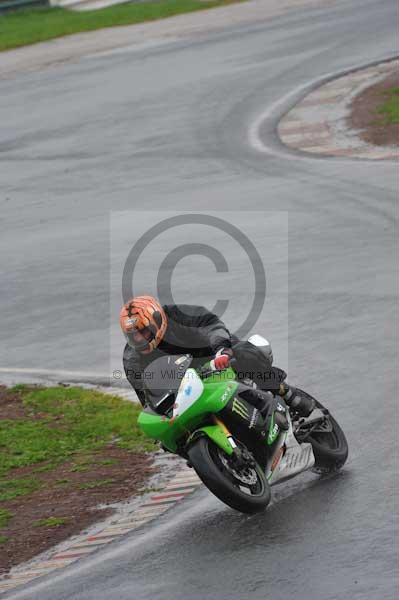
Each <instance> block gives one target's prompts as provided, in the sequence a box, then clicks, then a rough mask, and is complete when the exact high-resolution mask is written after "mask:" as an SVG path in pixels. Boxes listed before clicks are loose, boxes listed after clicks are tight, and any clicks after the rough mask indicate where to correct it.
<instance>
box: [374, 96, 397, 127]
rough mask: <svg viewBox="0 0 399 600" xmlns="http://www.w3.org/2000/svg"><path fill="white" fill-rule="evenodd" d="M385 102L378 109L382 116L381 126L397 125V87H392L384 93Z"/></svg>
mask: <svg viewBox="0 0 399 600" xmlns="http://www.w3.org/2000/svg"><path fill="white" fill-rule="evenodd" d="M384 96H386V97H387V98H386V100H385V102H384V103H383V104H382V105H381V106H380V107H379V108H378V110H377V112H378V114H380V115H382V121H383V125H395V124H396V125H397V124H399V87H394V88H392V89H390V90H387V91H386V92H384Z"/></svg>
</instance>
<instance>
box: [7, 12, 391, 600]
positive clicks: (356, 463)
mask: <svg viewBox="0 0 399 600" xmlns="http://www.w3.org/2000/svg"><path fill="white" fill-rule="evenodd" d="M398 22H399V11H398V3H397V0H380V1H379V2H375V0H372V1H370V0H347V1H345V2H343V1H338V2H336V3H333V2H332V3H330V4H329V5H328V6H327V7H326V6H324V7H322V8H320V9H301V10H295V11H292V12H289V13H287V14H286V15H284V16H281V17H278V18H275V19H273V20H271V21H266V22H264V23H257V24H256V25H253V26H246V27H241V28H240V27H236V28H234V29H228V30H226V31H223V32H221V33H213V34H212V35H210V36H204V35H201V36H196V37H193V38H192V39H191V40H189V41H184V42H177V43H171V44H170V45H169V46H167V47H166V48H165V46H164V47H162V48H160V49H157V48H156V47H155V48H152V49H148V50H142V51H133V50H129V49H127V50H125V51H123V52H115V53H112V52H111V53H109V54H107V55H104V56H100V57H97V58H95V57H94V58H93V57H91V58H85V59H82V60H80V61H79V62H77V63H75V64H67V65H61V66H58V67H53V68H50V69H47V70H44V71H40V72H36V73H31V74H25V75H20V76H16V77H14V78H11V79H8V80H4V81H1V83H0V118H1V123H2V133H1V139H0V178H1V179H0V181H1V188H2V194H1V199H0V205H1V212H0V223H1V230H2V233H1V237H0V252H1V256H2V274H1V287H2V293H1V298H0V309H1V322H2V326H1V333H2V335H1V337H2V344H1V349H0V363H1V365H2V366H3V367H13V368H15V367H32V368H46V369H68V370H76V371H90V372H91V371H94V372H98V373H99V374H102V373H108V372H109V371H110V361H109V354H110V347H111V368H114V367H115V365H120V347H119V346H118V344H120V343H121V340H120V338H118V334H117V323H116V316H115V312H114V311H115V309H116V305H117V303H118V301H119V300H120V292H119V291H118V293H117V295H116V297H115V293H114V288H115V287H117V286H118V285H119V284H118V280H117V277H116V275H115V274H114V272H113V271H112V268H111V278H110V266H111V267H112V265H113V264H114V263H116V264H117V263H118V257H120V261H119V262H123V260H124V259H123V257H124V254H123V252H124V248H125V246H124V244H125V243H127V244H128V242H129V235H127V233H126V231H130V232H131V237H130V242H129V243H130V244H132V243H133V242H134V240H135V236H136V230H137V231H144V230H145V229H146V227H150V226H151V225H154V224H155V223H156V222H157V221H159V220H160V219H161V218H166V217H167V216H168V214H171V215H173V214H177V213H180V212H182V211H183V212H185V211H195V212H198V213H205V214H207V213H210V212H212V211H229V212H226V219H227V218H228V215H229V214H230V212H231V211H240V212H241V213H242V227H243V228H244V229H245V231H246V232H250V233H251V234H252V235H253V236H254V239H256V241H257V244H258V245H259V247H260V249H261V253H266V254H267V252H269V251H270V256H271V257H272V258H271V264H270V269H271V274H272V275H271V284H270V288H269V291H270V297H271V301H270V302H271V304H270V306H271V308H270V312H268V304H267V303H266V306H265V310H264V313H262V316H261V317H260V319H259V323H258V327H257V331H259V332H260V333H264V334H266V335H268V336H269V337H270V339H271V340H272V342H273V345H274V346H275V348H276V349H277V351H276V357H277V359H278V362H279V363H280V364H281V366H286V365H287V364H288V363H289V367H288V370H289V375H290V377H289V379H290V381H292V382H295V383H297V384H298V385H299V386H300V387H303V388H305V389H308V390H309V391H310V392H311V393H313V394H314V395H316V396H317V397H319V398H320V400H321V401H322V402H323V403H325V404H326V405H327V406H329V407H330V408H331V410H332V412H333V414H334V415H335V416H336V418H337V419H338V421H339V422H340V423H341V425H342V427H343V429H344V430H345V432H346V434H347V437H348V440H349V444H350V458H349V461H348V463H347V466H346V467H345V469H344V470H343V471H342V472H341V473H340V474H339V475H337V476H335V477H332V478H329V479H326V480H319V479H318V478H317V477H315V476H313V475H310V474H309V475H305V476H303V477H301V478H298V479H296V480H294V481H293V482H292V483H290V484H287V485H283V486H281V487H280V488H278V489H275V492H274V500H273V504H272V505H271V507H270V508H269V510H268V511H267V512H266V513H264V514H262V515H259V516H255V517H251V518H249V517H245V516H242V515H240V514H238V513H235V512H233V511H231V510H229V509H228V508H227V507H224V505H222V504H221V503H219V502H218V501H217V500H216V499H215V498H213V497H212V496H211V495H210V494H209V493H208V492H207V491H206V490H205V489H201V490H200V491H198V492H196V493H195V494H194V495H193V496H192V497H191V498H190V499H189V500H187V501H186V502H184V503H183V504H182V505H181V507H180V508H174V509H173V511H172V512H171V513H169V514H167V515H165V516H163V517H162V518H161V519H160V521H159V522H158V524H157V525H156V526H155V527H150V526H149V527H148V528H144V529H143V531H142V532H141V533H140V534H139V535H138V534H137V533H136V532H134V533H133V535H132V536H127V538H126V540H125V541H122V542H117V543H115V544H112V545H111V546H110V547H109V548H108V549H104V550H103V551H102V552H100V553H99V554H96V555H95V556H94V557H92V558H89V559H87V560H86V561H82V562H80V563H79V564H78V566H77V567H73V566H72V567H70V568H69V569H67V570H65V572H63V573H61V574H59V575H57V576H54V577H53V576H51V577H49V578H48V580H47V579H43V580H42V581H41V582H39V583H37V584H35V585H34V586H32V587H31V588H28V589H27V590H26V591H25V590H18V591H14V592H10V593H9V594H8V596H9V597H10V598H21V599H22V598H33V597H34V598H40V600H63V599H65V600H66V599H68V600H100V599H107V600H116V599H118V600H131V599H133V598H134V600H147V599H151V600H155V599H158V598H162V599H166V600H172V599H173V600H180V599H187V598H190V599H191V600H202V599H203V598H206V597H217V598H221V599H227V598H228V599H229V600H235V599H237V600H238V599H241V598H253V599H256V600H258V599H259V600H260V599H262V600H263V599H264V598H272V599H273V600H280V599H281V600H287V598H290V597H293V598H297V599H299V600H333V599H334V600H335V599H344V598H345V599H346V598H359V599H362V600H374V599H376V598H381V599H383V600H394V599H395V600H396V598H397V589H398V585H399V575H398V564H399V544H398V533H399V531H398V524H397V473H398V469H399V460H398V456H399V454H398V449H399V441H398V440H399V436H398V434H397V424H398V417H397V412H398V401H397V390H398V387H399V381H398V369H397V366H398V350H399V348H398V329H397V323H398V321H399V277H398V275H399V267H398V265H399V262H398V256H399V236H398V217H399V207H398V202H399V172H398V171H399V170H398V164H397V163H396V164H395V162H388V161H387V162H368V161H362V160H357V161H356V160H346V159H336V160H335V159H333V160H331V159H323V158H314V159H313V158H304V157H302V156H299V155H298V156H295V155H293V154H292V153H291V154H290V153H289V151H288V150H285V149H284V148H283V146H282V145H281V144H280V143H279V141H278V139H277V138H276V135H275V127H276V118H277V116H278V111H279V109H278V106H279V105H278V103H279V102H280V100H281V99H282V98H284V97H286V95H287V94H289V93H291V92H293V91H294V90H296V89H298V88H300V86H304V85H305V84H307V83H308V82H311V81H313V80H316V79H317V78H319V77H322V76H323V75H325V74H326V73H329V72H335V71H337V72H338V71H340V70H345V69H348V68H350V67H352V66H356V65H359V64H364V63H367V62H372V61H376V60H379V59H383V58H386V57H388V56H393V55H395V53H398V54H399V38H398ZM292 98H294V96H292ZM270 107H275V108H274V110H273V111H271V112H270V114H268V113H267V110H268V109H269V108H270ZM287 108H288V107H287ZM262 113H265V117H267V116H269V118H268V119H266V121H265V122H264V123H263V124H262V126H261V128H260V130H257V131H254V123H257V122H258V123H260V121H259V116H260V115H262ZM273 119H274V121H273ZM249 132H252V134H251V135H249ZM255 133H256V135H255V137H254V134H255ZM255 140H256V143H255ZM251 143H252V145H251ZM254 143H255V146H254V145H253V144H254ZM133 210H134V211H136V212H137V215H138V216H137V222H136V221H135V217H134V216H132V215H134V214H135V213H132V212H129V211H133ZM121 211H122V212H121ZM126 211H127V212H126ZM139 211H140V216H139ZM141 211H144V212H143V213H142V212H141ZM168 211H172V212H171V213H168ZM111 213H112V214H111ZM269 213H270V219H268V218H267V215H268V214H269ZM259 215H261V216H259ZM232 218H233V217H232ZM235 218H236V220H237V215H235ZM233 220H234V219H233ZM287 222H288V237H287V231H286V229H285V225H284V224H287ZM110 224H111V238H112V240H113V245H115V244H116V246H115V248H114V249H111V248H110ZM273 224H274V226H273ZM280 226H281V229H280ZM280 232H281V235H280ZM119 234H120V235H119ZM119 238H120V240H121V242H120V243H121V246H120V247H119V246H118V241H119ZM262 240H263V241H262ZM270 240H273V244H270V246H269V245H268V244H269V242H270ZM281 240H282V241H281ZM287 240H288V271H287V261H286V260H281V261H280V262H279V257H280V256H284V253H285V252H286V249H287ZM206 241H207V242H208V243H210V242H209V239H207V240H206ZM280 241H281V246H279V243H280ZM227 247H228V246H227V242H226V248H227ZM272 248H274V254H273V250H272ZM276 248H277V252H276ZM155 249H156V250H158V251H159V249H160V248H159V246H156V247H155ZM155 254H156V252H154V255H153V256H154V257H155ZM158 254H159V252H158ZM233 255H234V251H233V250H232V251H231V253H230V254H229V253H227V258H229V257H230V258H231V257H232V256H233ZM158 258H159V256H158ZM146 260H147V262H146V264H145V267H146V268H144V269H143V274H142V279H141V285H142V287H143V288H144V287H145V286H146V285H147V284H148V285H150V283H151V281H152V279H153V277H154V273H153V271H152V269H151V260H150V259H148V258H147V259H146ZM116 268H117V267H116ZM157 268H158V265H157ZM280 269H281V270H282V271H284V270H285V271H286V277H288V303H287V290H286V289H285V287H284V286H285V284H284V281H282V280H279V278H278V276H277V275H278V273H279V272H280ZM208 270H209V271H210V273H209V277H210V279H211V282H212V286H213V285H214V286H215V288H217V285H218V284H217V278H216V277H215V273H214V268H213V266H212V265H211V267H210V268H209V265H208ZM245 276H246V273H245V271H244V270H243V271H242V272H241V273H238V274H237V282H238V283H239V282H240V277H241V278H242V279H241V280H242V281H245ZM283 279H284V278H283ZM110 281H111V283H110ZM274 281H275V285H273V282H274ZM269 282H270V279H269ZM207 287H209V282H208V279H207V262H206V260H205V259H203V262H202V263H201V264H200V265H199V266H198V272H197V273H195V274H194V273H193V272H192V270H191V269H189V268H187V266H186V267H184V265H183V263H182V265H181V270H180V271H179V277H178V280H177V281H176V282H175V288H174V289H175V291H177V293H179V292H181V294H182V295H183V297H184V300H185V301H188V300H189V298H190V297H192V300H193V301H197V300H198V298H199V299H200V300H201V301H202V302H205V301H206V299H207V297H206V295H205V294H204V291H203V290H204V288H207ZM276 289H279V290H280V292H281V294H278V293H276ZM242 292H243V293H244V292H246V290H242ZM231 293H232V295H233V296H234V299H235V300H237V298H238V299H239V297H240V289H239V287H238V289H235V290H231ZM201 294H203V295H201ZM219 297H224V296H219ZM215 298H217V296H210V304H211V305H213V303H214V301H215ZM279 298H280V299H281V301H280V302H281V312H282V313H284V315H285V316H284V317H280V316H279V315H280V311H279ZM234 306H235V308H234V307H233V308H232V316H230V317H229V319H227V321H228V323H229V325H231V319H232V318H234V317H236V318H237V319H239V317H240V315H239V309H238V308H237V303H236V304H235V305H234ZM287 323H288V325H287ZM287 335H288V344H287V339H286V338H287ZM284 348H286V349H287V352H285V350H284ZM286 354H288V356H286ZM6 597H7V594H6Z"/></svg>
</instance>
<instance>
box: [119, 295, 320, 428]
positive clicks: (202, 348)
mask: <svg viewBox="0 0 399 600" xmlns="http://www.w3.org/2000/svg"><path fill="white" fill-rule="evenodd" d="M120 326H121V329H122V331H123V333H124V335H125V337H126V341H127V343H126V346H125V349H124V352H123V367H124V370H125V374H126V377H127V379H128V381H129V383H130V384H131V385H132V387H133V388H134V390H135V391H136V393H137V396H138V398H139V400H140V402H141V404H142V405H143V406H144V405H145V402H146V394H145V390H144V386H143V373H144V370H145V368H146V367H147V366H148V365H149V364H150V363H151V362H152V361H153V360H155V359H156V358H158V357H159V356H162V355H176V354H190V355H191V356H192V357H193V363H192V367H193V368H197V367H198V366H201V365H203V364H204V363H205V362H207V361H209V360H210V361H211V365H212V367H213V368H214V369H215V370H222V369H226V368H227V367H228V366H229V364H230V361H231V359H232V358H233V356H234V355H235V354H237V355H242V354H243V351H244V350H245V348H246V346H245V345H246V344H248V342H240V341H239V340H238V339H237V338H236V337H235V336H232V335H231V334H230V332H229V331H228V329H227V327H226V325H225V324H224V323H223V321H221V320H220V319H219V317H218V316H217V315H215V314H214V313H212V312H210V311H209V310H207V309H206V308H204V307H203V306H197V305H189V304H169V305H164V306H161V304H160V303H159V301H158V300H157V299H156V298H153V297H152V296H136V297H134V298H132V299H131V300H129V301H128V302H126V303H125V304H124V305H123V307H122V309H121V312H120ZM236 370H237V369H236ZM263 370H264V373H265V374H267V377H263V378H262V381H261V382H260V384H259V383H258V387H261V389H263V390H269V391H271V392H272V393H274V394H275V395H277V394H279V395H280V396H282V397H283V398H284V400H285V402H286V403H287V405H288V406H290V407H291V408H293V409H294V410H295V411H296V412H297V413H298V414H299V415H300V416H308V415H309V414H310V413H311V412H312V410H313V409H314V405H313V404H312V402H311V401H310V399H309V398H307V397H301V396H300V395H299V394H298V393H297V392H296V390H295V388H293V387H291V386H289V385H288V384H287V383H285V381H284V379H285V377H286V374H285V373H284V371H282V370H281V369H278V368H276V367H274V366H272V364H271V361H270V360H267V359H266V358H265V364H264V366H263ZM249 402H250V403H251V404H253V405H254V406H256V408H258V409H259V410H261V412H262V407H263V405H264V403H265V399H264V394H262V392H261V391H259V392H257V391H256V390H254V393H253V397H252V400H251V399H249Z"/></svg>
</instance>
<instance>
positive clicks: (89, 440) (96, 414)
mask: <svg viewBox="0 0 399 600" xmlns="http://www.w3.org/2000/svg"><path fill="white" fill-rule="evenodd" d="M10 394H11V395H16V396H17V398H18V399H19V401H20V405H21V410H22V411H23V412H22V414H21V415H20V417H19V418H16V419H7V418H5V419H2V420H1V421H0V448H1V454H0V501H1V500H6V499H11V498H13V497H16V496H19V495H21V494H23V493H25V491H24V490H26V492H29V491H30V489H35V487H36V486H37V482H38V480H37V478H13V479H8V478H7V477H8V474H9V473H10V472H11V470H13V469H16V468H19V467H28V466H31V465H36V466H37V468H36V472H40V471H41V470H42V471H43V472H45V471H51V470H52V469H53V468H54V467H56V466H57V465H58V464H60V463H61V462H63V461H66V460H68V459H69V458H70V457H72V456H74V455H77V454H80V455H81V458H79V460H76V461H75V462H76V463H77V465H76V467H72V468H76V469H77V470H78V469H79V467H80V466H81V467H82V470H83V467H84V469H86V467H87V468H89V464H90V460H89V459H88V458H87V457H85V454H87V453H90V452H91V451H93V450H96V449H99V448H102V447H104V446H105V445H106V444H108V443H111V442H112V443H113V442H115V444H116V446H118V447H119V448H124V449H127V450H133V451H138V452H145V451H148V450H152V449H153V444H152V442H151V441H150V440H148V438H146V437H145V436H144V434H143V433H142V432H141V430H140V429H139V428H138V427H137V424H136V421H137V416H138V414H139V410H140V409H139V407H138V406H135V405H133V404H132V403H131V402H127V401H125V400H122V399H121V398H118V397H116V396H108V395H106V394H101V393H99V392H96V391H94V390H84V389H82V388H73V387H71V388H66V387H54V388H38V389H32V388H28V387H26V388H25V387H23V386H22V387H21V386H18V387H16V388H12V389H11V390H10ZM41 463H46V464H41ZM82 463H83V464H82Z"/></svg>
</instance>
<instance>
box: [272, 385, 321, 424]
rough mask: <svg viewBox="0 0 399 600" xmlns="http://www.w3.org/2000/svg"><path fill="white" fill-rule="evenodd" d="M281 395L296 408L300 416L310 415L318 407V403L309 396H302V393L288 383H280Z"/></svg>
mask: <svg viewBox="0 0 399 600" xmlns="http://www.w3.org/2000/svg"><path fill="white" fill-rule="evenodd" d="M280 396H282V397H283V398H284V400H285V402H286V404H287V405H288V406H289V407H290V408H291V409H292V410H294V411H295V412H296V413H298V415H299V416H300V417H308V416H309V415H310V413H311V412H312V411H313V410H314V409H315V408H316V403H315V401H314V400H313V398H310V397H309V396H301V395H300V393H299V392H298V391H297V390H296V389H295V388H294V387H292V386H290V385H288V383H285V382H284V383H282V384H281V385H280Z"/></svg>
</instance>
